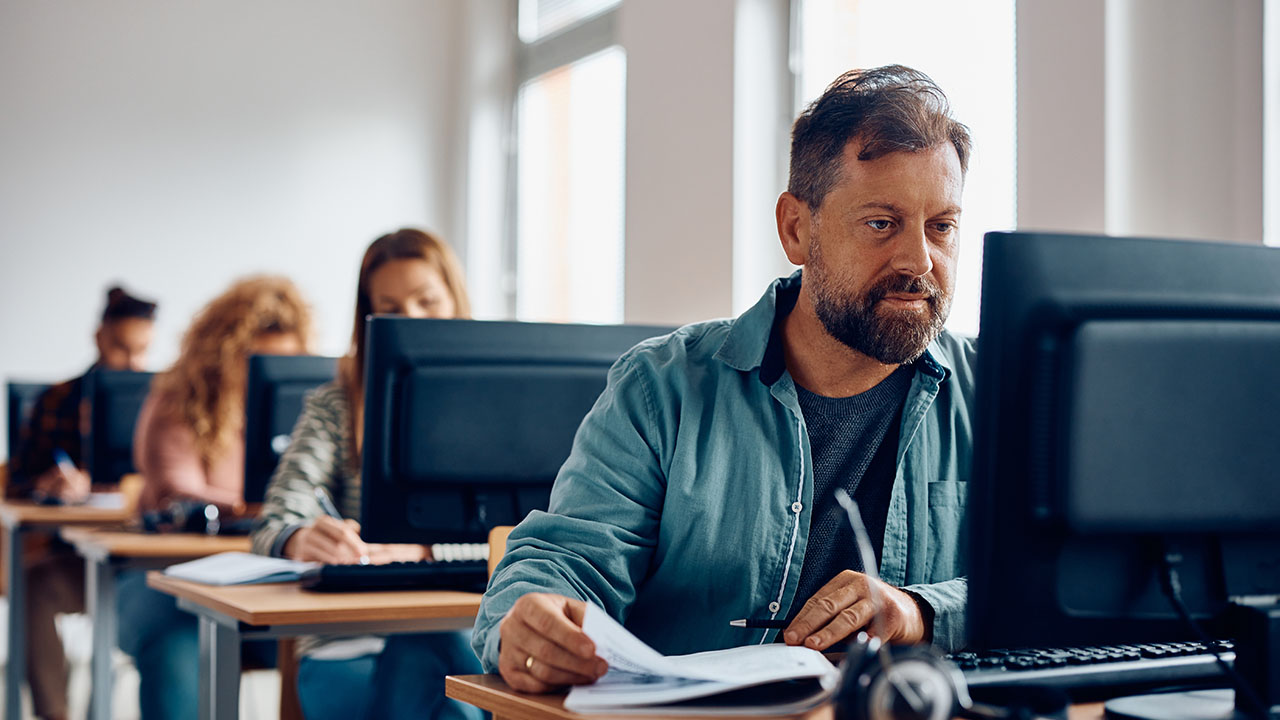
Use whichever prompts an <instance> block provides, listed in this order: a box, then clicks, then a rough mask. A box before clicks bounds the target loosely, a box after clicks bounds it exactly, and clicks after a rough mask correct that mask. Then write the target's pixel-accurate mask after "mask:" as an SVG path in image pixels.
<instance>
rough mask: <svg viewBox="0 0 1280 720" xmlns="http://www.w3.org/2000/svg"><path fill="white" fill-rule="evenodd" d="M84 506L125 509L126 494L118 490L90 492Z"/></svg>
mask: <svg viewBox="0 0 1280 720" xmlns="http://www.w3.org/2000/svg"><path fill="white" fill-rule="evenodd" d="M84 506H85V507H91V508H101V509H103V510H123V509H124V494H123V493H118V492H96V493H89V499H88V500H85V501H84Z"/></svg>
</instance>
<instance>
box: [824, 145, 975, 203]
mask: <svg viewBox="0 0 1280 720" xmlns="http://www.w3.org/2000/svg"><path fill="white" fill-rule="evenodd" d="M841 160H842V162H841V167H840V175H839V177H837V178H836V181H835V184H834V185H833V187H832V189H831V192H829V193H828V194H827V197H825V198H823V202H822V205H824V206H825V205H827V204H828V202H827V201H828V200H837V202H839V204H840V206H841V207H839V208H838V209H837V210H838V212H841V213H847V212H853V211H857V210H877V209H880V210H884V211H886V212H893V213H895V214H906V212H907V211H908V210H909V209H912V208H915V209H916V210H919V209H920V208H919V206H921V205H924V206H927V208H926V212H928V213H930V214H932V215H937V214H944V213H950V214H958V213H959V212H960V197H961V194H962V191H963V188H964V174H963V171H962V170H961V169H960V158H959V155H958V154H957V153H956V150H955V147H954V146H953V145H952V144H951V143H939V144H936V145H931V146H930V147H928V148H923V149H921V150H903V151H898V152H891V153H886V154H884V155H881V156H879V157H877V158H875V159H873V160H859V159H858V157H857V148H856V147H855V146H854V143H853V142H852V141H851V142H850V143H849V145H847V146H846V149H845V154H844V156H843V157H842V159H841ZM833 195H834V196H835V197H834V198H833V197H832V196H833Z"/></svg>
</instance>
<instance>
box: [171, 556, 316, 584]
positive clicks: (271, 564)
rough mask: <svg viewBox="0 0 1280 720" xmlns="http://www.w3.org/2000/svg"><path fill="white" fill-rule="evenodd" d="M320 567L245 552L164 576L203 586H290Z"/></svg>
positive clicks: (205, 559) (204, 559) (178, 568)
mask: <svg viewBox="0 0 1280 720" xmlns="http://www.w3.org/2000/svg"><path fill="white" fill-rule="evenodd" d="M315 567H319V563H313V562H298V561H296V560H286V559H284V558H273V557H265V556H262V555H254V554H253V553H244V552H225V553H218V554H217V555H210V556H208V557H202V558H200V559H198V560H192V561H190V562H184V563H179V564H177V565H170V566H169V567H167V568H165V570H164V574H165V575H168V576H170V577H176V578H178V579H179V580H190V581H192V582H198V583H204V584H206V585H250V584H254V583H275V582H291V581H294V580H297V579H299V578H300V577H302V573H304V572H306V571H307V570H310V569H312V568H315Z"/></svg>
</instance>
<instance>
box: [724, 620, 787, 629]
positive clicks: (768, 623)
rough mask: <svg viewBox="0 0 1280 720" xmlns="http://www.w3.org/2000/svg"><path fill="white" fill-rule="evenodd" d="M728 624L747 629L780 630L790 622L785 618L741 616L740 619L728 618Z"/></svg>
mask: <svg viewBox="0 0 1280 720" xmlns="http://www.w3.org/2000/svg"><path fill="white" fill-rule="evenodd" d="M729 624H730V625H732V626H733V627H740V628H748V629H751V628H755V629H765V630H781V629H783V628H785V627H786V626H788V625H790V624H791V623H789V622H787V621H786V620H770V619H769V618H743V619H741V620H730V621H729Z"/></svg>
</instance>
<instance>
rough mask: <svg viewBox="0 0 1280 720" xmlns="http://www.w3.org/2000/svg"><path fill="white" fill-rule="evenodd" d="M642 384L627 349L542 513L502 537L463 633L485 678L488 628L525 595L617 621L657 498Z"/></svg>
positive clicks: (643, 558) (649, 410)
mask: <svg viewBox="0 0 1280 720" xmlns="http://www.w3.org/2000/svg"><path fill="white" fill-rule="evenodd" d="M652 385H653V383H652V375H651V374H650V371H649V369H648V368H647V366H646V364H645V363H644V362H643V360H639V359H637V357H636V354H635V352H634V351H633V352H632V353H629V354H628V355H624V356H623V357H622V359H620V360H619V361H618V362H617V363H615V365H614V367H613V368H612V369H611V370H610V372H609V380H608V384H607V386H606V388H605V390H604V392H603V393H602V394H601V396H600V398H599V399H598V400H597V401H596V403H595V406H594V407H593V408H592V410H591V412H590V413H588V414H587V417H586V418H585V419H584V420H583V422H582V425H581V427H579V429H578V432H577V435H576V437H575V438H574V442H573V450H572V452H571V453H570V456H569V459H568V460H567V461H566V462H565V464H564V466H563V467H562V468H561V469H560V472H559V474H558V476H557V477H556V482H555V487H554V489H553V490H552V493H551V505H550V508H549V510H548V512H533V513H530V514H529V516H528V517H527V518H525V520H524V521H523V522H521V523H520V525H519V526H518V527H516V529H515V530H514V531H513V532H512V533H511V535H510V537H509V538H508V540H507V551H506V554H505V556H504V557H503V559H502V562H501V563H499V565H498V567H497V568H496V569H495V571H494V574H493V577H492V578H491V579H490V582H489V589H488V591H487V592H486V593H485V596H484V600H483V602H482V603H481V605H480V611H479V614H478V615H477V617H476V624H475V630H474V632H473V633H472V646H473V647H474V649H475V651H476V654H477V655H478V656H479V657H480V659H481V661H482V663H483V664H484V667H485V670H486V671H488V672H496V671H497V668H498V650H499V642H500V633H499V631H498V626H499V624H500V623H501V622H502V618H503V617H504V616H505V615H506V613H507V611H508V610H510V609H511V606H512V605H514V604H515V602H516V600H518V599H519V598H520V597H521V596H522V595H524V594H525V593H530V592H547V593H556V594H560V595H564V596H567V597H570V598H576V599H579V600H584V601H587V602H591V603H594V604H596V605H598V606H600V607H601V608H603V609H604V610H605V611H606V612H608V613H609V614H610V615H611V616H613V617H614V618H615V619H619V620H623V619H625V616H626V612H627V608H628V607H629V606H630V604H631V602H632V601H633V600H634V599H635V595H636V584H637V583H638V582H639V581H640V579H641V578H643V577H644V576H645V574H646V572H647V569H648V566H649V563H650V560H651V557H652V554H653V549H654V546H655V543H656V541H657V540H656V538H657V534H658V533H657V528H658V524H659V520H660V517H661V513H662V506H663V499H664V495H665V480H664V476H663V472H662V463H661V461H660V458H661V457H662V453H663V445H664V442H663V441H662V439H661V438H660V437H659V431H658V428H657V427H656V424H655V421H654V417H655V412H654V397H653V387H652Z"/></svg>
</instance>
